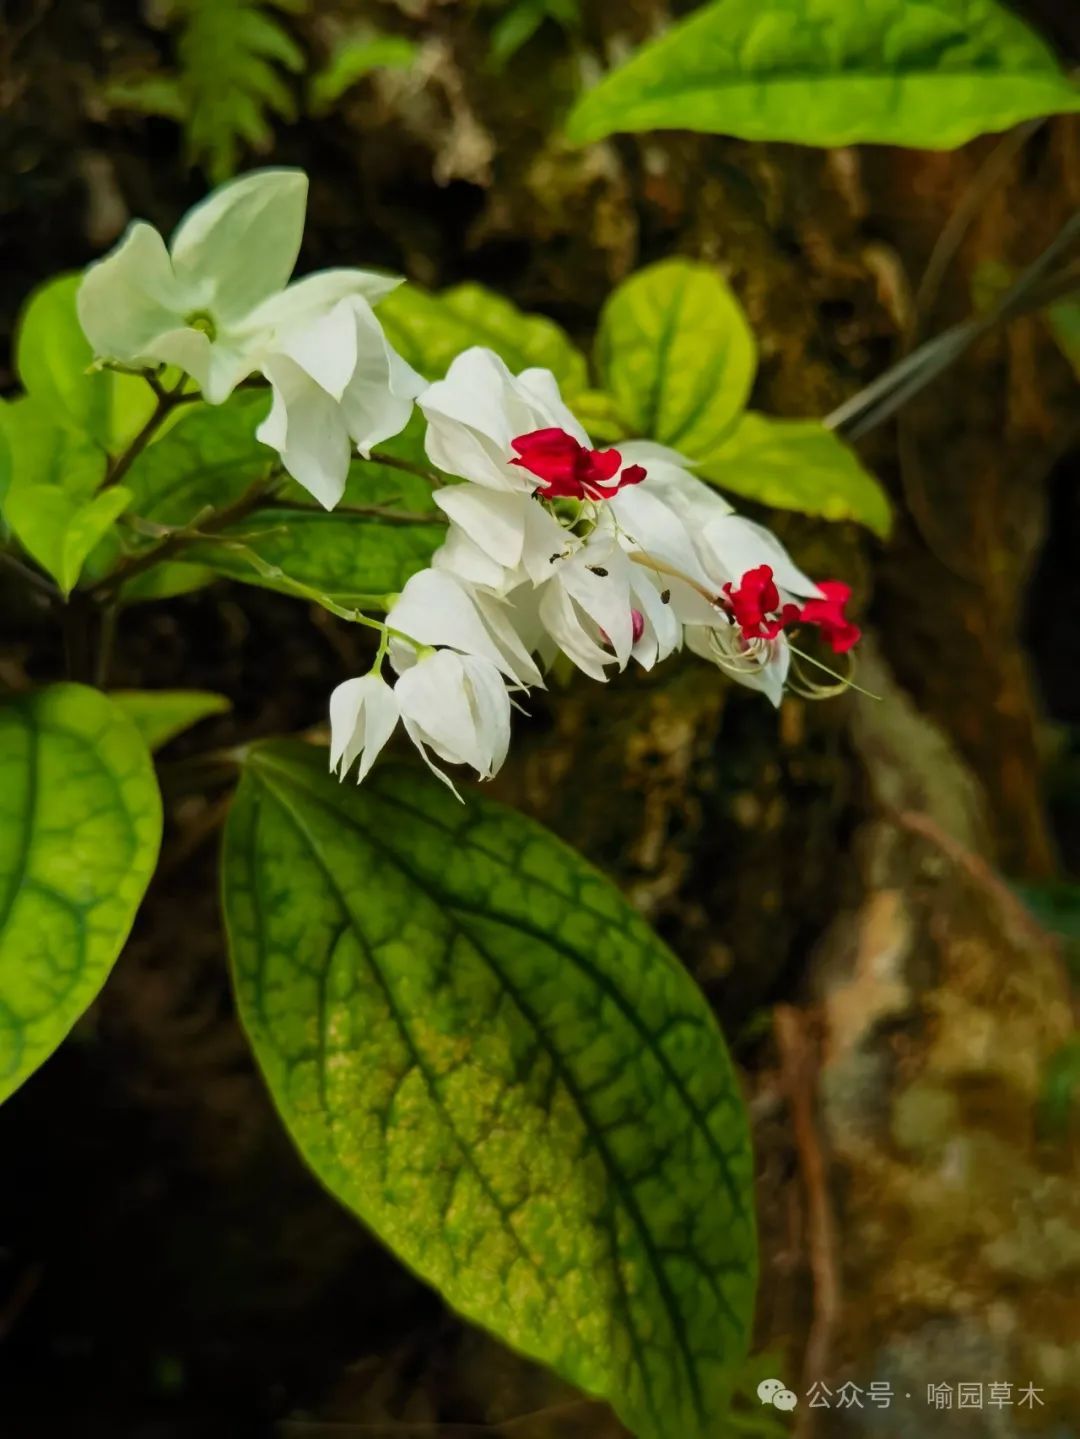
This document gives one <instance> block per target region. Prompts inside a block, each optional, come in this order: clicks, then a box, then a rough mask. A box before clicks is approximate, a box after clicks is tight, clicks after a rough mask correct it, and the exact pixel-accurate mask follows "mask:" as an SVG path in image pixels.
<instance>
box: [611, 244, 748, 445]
mask: <svg viewBox="0 0 1080 1439" xmlns="http://www.w3.org/2000/svg"><path fill="white" fill-rule="evenodd" d="M596 344H597V365H598V368H599V370H600V377H601V379H602V381H603V383H604V384H605V385H606V387H607V389H608V390H609V391H610V392H611V395H612V398H613V399H614V402H615V409H616V411H617V412H618V416H619V419H620V420H621V421H622V423H623V424H624V426H625V428H626V430H627V431H628V433H629V434H631V435H633V436H634V437H637V438H641V439H649V440H659V441H660V442H661V443H662V444H665V445H673V446H675V448H676V449H678V450H681V451H682V452H683V453H684V454H685V455H688V456H690V457H691V458H696V457H697V456H699V455H704V454H707V453H708V452H709V451H710V450H712V449H714V448H715V447H716V446H717V444H718V443H719V442H720V440H721V439H722V438H723V436H724V435H725V434H726V432H727V431H728V430H729V429H730V427H731V425H732V424H733V423H734V421H735V419H736V418H737V417H738V415H739V413H740V412H741V411H742V409H743V407H744V406H745V404H746V401H747V397H748V396H749V394H750V386H751V385H752V384H753V380H754V370H755V368H756V366H757V349H756V346H755V344H754V337H753V335H752V334H751V332H750V327H749V325H748V324H747V323H746V317H745V315H744V314H743V311H742V306H741V305H740V304H739V302H738V300H736V298H735V296H734V295H733V294H732V293H731V290H730V288H729V287H728V285H727V284H726V282H725V281H724V280H723V279H722V277H721V276H720V275H719V274H718V272H717V271H716V270H714V269H713V268H712V266H710V265H702V264H698V263H696V262H694V261H691V260H665V261H662V262H661V263H660V264H659V265H650V266H649V267H648V268H647V269H644V270H639V271H638V272H637V274H636V275H632V276H631V277H630V279H629V280H627V281H625V282H624V283H623V284H622V285H620V286H619V288H618V289H617V290H616V291H615V292H614V294H613V295H612V296H611V298H610V299H609V300H608V302H607V304H606V305H605V306H604V310H603V313H602V315H601V317H600V331H599V334H598V335H597V342H596Z"/></svg>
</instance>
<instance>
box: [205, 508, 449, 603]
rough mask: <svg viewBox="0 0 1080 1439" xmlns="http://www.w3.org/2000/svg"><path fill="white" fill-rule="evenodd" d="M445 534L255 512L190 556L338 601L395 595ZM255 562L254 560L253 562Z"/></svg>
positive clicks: (234, 573) (238, 575)
mask: <svg viewBox="0 0 1080 1439" xmlns="http://www.w3.org/2000/svg"><path fill="white" fill-rule="evenodd" d="M445 538H446V526H445V524H440V523H438V522H432V523H431V524H425V523H416V524H395V523H389V522H386V521H382V520H377V519H361V518H357V517H355V516H352V515H345V514H340V513H331V514H327V513H325V512H324V511H322V510H315V509H312V510H310V511H300V510H281V511H275V510H270V509H267V510H258V511H256V512H255V514H253V515H252V516H251V518H250V519H247V520H243V521H241V522H239V523H238V524H237V525H236V527H235V529H234V530H232V531H225V532H224V533H223V535H222V538H221V539H220V540H207V541H205V542H204V543H201V544H197V545H193V546H191V548H190V549H189V550H187V551H186V553H187V554H188V555H189V556H190V557H191V559H192V560H194V561H195V562H196V563H198V564H204V565H209V566H210V567H211V568H212V569H213V570H215V571H216V572H217V573H218V574H219V575H224V576H225V577H226V578H227V579H232V580H240V581H242V582H243V583H245V584H250V585H258V586H260V587H261V588H264V589H271V590H278V591H280V592H281V593H282V594H294V593H296V586H297V585H299V586H303V587H305V588H307V589H309V590H313V591H316V592H317V593H318V594H319V595H320V596H325V597H326V598H327V599H329V600H332V601H333V602H334V603H335V604H339V605H345V606H348V607H352V606H359V605H363V604H364V603H365V601H366V599H367V597H368V596H370V595H385V594H396V593H397V591H399V590H400V589H401V588H402V587H403V586H404V584H405V581H406V580H407V579H408V578H409V576H410V575H414V574H415V573H416V572H417V570H422V569H423V568H424V567H425V566H426V565H427V564H429V563H430V561H431V556H432V555H433V554H434V552H435V550H436V549H437V548H438V547H439V545H441V544H442V542H443V540H444V539H445ZM253 560H254V561H257V564H255V563H253Z"/></svg>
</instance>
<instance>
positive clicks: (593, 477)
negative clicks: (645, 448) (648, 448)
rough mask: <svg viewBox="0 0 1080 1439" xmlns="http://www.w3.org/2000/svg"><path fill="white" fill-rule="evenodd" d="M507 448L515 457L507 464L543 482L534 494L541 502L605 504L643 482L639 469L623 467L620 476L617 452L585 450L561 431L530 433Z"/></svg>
mask: <svg viewBox="0 0 1080 1439" xmlns="http://www.w3.org/2000/svg"><path fill="white" fill-rule="evenodd" d="M510 444H511V446H512V447H513V449H514V450H515V452H516V454H517V457H518V458H517V459H514V460H511V461H510V463H511V464H512V465H520V466H521V468H522V469H523V470H528V471H529V473H530V474H532V475H536V477H537V478H538V479H541V480H543V482H544V483H543V484H542V485H541V486H540V487H539V488H538V489H537V492H536V493H537V494H538V495H539V496H540V497H541V499H545V500H607V499H610V498H611V496H612V495H615V494H618V492H619V490H621V489H622V488H623V486H624V485H638V484H640V483H641V481H642V480H643V479H644V478H645V471H644V469H643V468H642V467H641V465H627V467H626V469H625V470H623V472H622V474H621V475H620V474H619V470H620V468H621V466H622V455H620V454H619V452H618V450H587V449H586V448H585V446H584V445H582V444H580V443H579V442H578V441H577V440H575V439H574V437H573V435H568V434H567V433H566V431H565V430H559V429H555V428H551V429H547V430H533V431H532V433H531V434H528V435H519V436H518V438H517V439H516V440H511V441H510ZM616 477H617V478H616ZM612 481H614V483H612Z"/></svg>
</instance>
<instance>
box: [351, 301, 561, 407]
mask: <svg viewBox="0 0 1080 1439" xmlns="http://www.w3.org/2000/svg"><path fill="white" fill-rule="evenodd" d="M379 319H380V320H381V321H382V323H383V325H384V327H385V329H386V333H387V335H388V336H389V337H390V340H391V342H392V343H393V344H394V346H395V347H396V348H397V349H398V350H399V351H400V352H401V354H403V355H404V356H405V358H406V359H407V360H408V361H409V363H410V364H411V365H413V366H414V367H415V368H416V369H417V370H419V371H420V373H421V374H422V375H426V376H427V377H428V379H432V380H438V379H441V378H442V376H443V375H445V373H446V371H447V369H448V367H449V365H450V361H451V360H452V359H453V358H454V356H455V355H460V354H461V352H462V350H467V349H469V347H470V346H472V345H486V346H487V347H488V348H489V349H492V350H494V351H495V353H496V354H497V355H501V356H502V358H503V359H504V360H505V361H506V363H507V365H508V366H509V368H510V369H511V370H512V371H513V372H514V374H518V373H519V372H520V371H521V370H527V369H529V368H530V367H532V366H534V365H539V366H541V367H542V368H543V369H545V370H551V372H552V373H553V374H554V376H555V378H556V379H557V380H558V382H559V387H560V389H561V390H562V393H563V396H564V398H566V399H571V398H572V397H573V396H574V395H576V394H578V393H579V392H580V391H581V390H583V389H585V387H586V385H587V384H588V366H587V365H586V363H585V356H584V355H583V354H582V353H581V351H580V350H579V349H578V348H577V347H576V346H575V345H574V343H573V341H572V340H571V339H570V338H569V336H568V335H567V334H566V332H565V331H564V330H562V329H561V328H560V326H558V325H557V324H556V323H555V321H554V320H549V319H548V318H547V317H546V316H545V315H530V314H526V313H525V312H524V311H523V310H519V309H518V308H517V306H516V305H512V304H511V303H510V301H509V300H505V299H503V297H502V296H501V295H496V294H495V293H494V292H493V291H492V290H488V289H485V288H484V286H483V285H455V286H454V287H453V289H450V290H444V291H443V292H442V293H441V294H439V295H432V294H428V293H427V292H425V291H424V290H421V289H419V288H418V287H417V286H415V285H402V286H400V288H399V289H397V290H394V291H392V292H391V293H390V294H389V295H387V297H386V299H385V300H381V301H380V302H379Z"/></svg>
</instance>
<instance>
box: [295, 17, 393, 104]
mask: <svg viewBox="0 0 1080 1439" xmlns="http://www.w3.org/2000/svg"><path fill="white" fill-rule="evenodd" d="M416 51H417V45H416V43H415V42H414V41H412V40H406V39H405V38H404V37H403V36H400V35H371V34H370V33H366V34H365V33H361V34H351V35H342V36H341V37H340V39H339V40H338V41H337V43H336V44H335V45H334V48H333V50H332V51H331V53H330V56H329V58H328V59H327V62H326V64H325V65H324V66H323V67H322V69H321V70H318V71H317V72H316V73H315V74H314V75H313V76H312V77H311V87H310V90H309V108H310V109H311V112H312V114H313V115H325V114H326V112H327V111H328V110H331V109H332V108H333V106H334V104H335V103H336V102H337V101H338V100H340V99H341V97H342V95H344V94H345V92H346V90H349V89H351V88H352V86H353V85H355V84H356V82H357V81H358V80H362V79H363V78H364V76H365V75H370V73H371V72H372V70H407V69H408V68H409V66H410V65H411V64H412V62H413V60H414V59H415V58H416Z"/></svg>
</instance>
